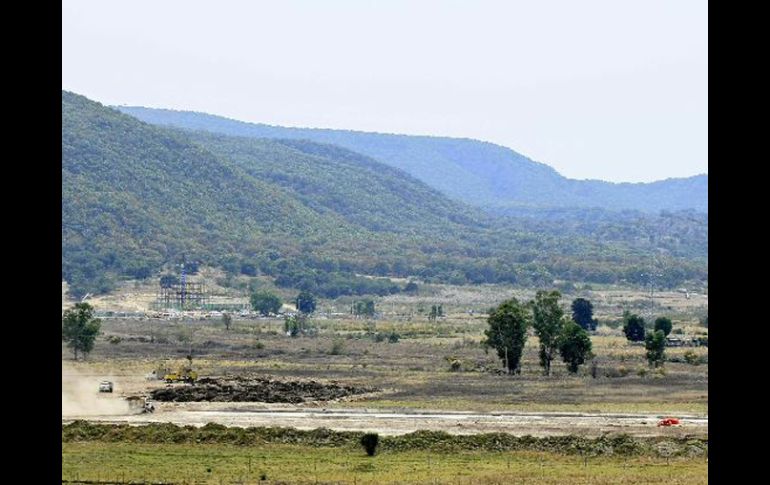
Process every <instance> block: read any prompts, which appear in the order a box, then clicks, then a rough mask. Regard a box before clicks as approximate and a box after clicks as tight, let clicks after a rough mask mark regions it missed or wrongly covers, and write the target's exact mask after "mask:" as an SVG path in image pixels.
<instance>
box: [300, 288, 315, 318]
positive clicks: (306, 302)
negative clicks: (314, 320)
mask: <svg viewBox="0 0 770 485" xmlns="http://www.w3.org/2000/svg"><path fill="white" fill-rule="evenodd" d="M315 308H316V302H315V296H313V294H312V293H310V292H309V291H301V292H300V293H299V295H297V310H299V311H301V312H302V313H313V312H314V311H315Z"/></svg>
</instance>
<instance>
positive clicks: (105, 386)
mask: <svg viewBox="0 0 770 485" xmlns="http://www.w3.org/2000/svg"><path fill="white" fill-rule="evenodd" d="M99 392H112V382H110V381H102V382H100V383H99Z"/></svg>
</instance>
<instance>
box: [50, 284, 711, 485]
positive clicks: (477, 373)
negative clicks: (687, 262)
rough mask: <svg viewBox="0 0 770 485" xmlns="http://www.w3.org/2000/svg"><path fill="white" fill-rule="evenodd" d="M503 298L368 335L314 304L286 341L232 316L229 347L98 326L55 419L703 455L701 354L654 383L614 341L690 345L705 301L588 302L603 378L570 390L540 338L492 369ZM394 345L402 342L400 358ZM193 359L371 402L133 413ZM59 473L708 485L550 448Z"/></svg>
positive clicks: (336, 454)
mask: <svg viewBox="0 0 770 485" xmlns="http://www.w3.org/2000/svg"><path fill="white" fill-rule="evenodd" d="M64 291H65V289H64V288H63V303H62V306H63V307H64V306H65V298H64ZM511 294H515V295H516V296H517V297H519V298H521V299H528V298H530V297H531V296H532V295H533V293H532V294H530V293H529V292H525V291H519V290H512V289H510V288H504V287H494V286H478V287H451V286H443V285H433V286H430V287H425V288H423V289H422V290H421V294H420V295H418V296H407V295H394V296H391V297H385V298H380V299H377V308H378V311H379V312H380V318H378V319H374V320H364V319H355V318H353V317H352V316H350V315H347V314H346V313H345V309H346V308H347V307H349V305H350V302H351V301H352V299H345V298H340V299H338V300H336V301H330V302H325V301H322V302H319V307H318V308H319V312H317V314H316V316H315V318H313V319H311V324H312V326H313V328H314V329H315V330H314V332H313V334H312V335H309V336H300V337H296V338H292V337H288V336H286V334H285V333H284V322H283V319H281V318H239V317H237V316H236V317H235V318H234V321H233V325H232V327H231V329H230V330H229V331H227V330H226V329H225V328H224V326H223V324H222V323H221V321H219V319H216V318H209V319H156V318H147V317H145V318H105V319H104V320H103V322H102V332H103V334H102V335H101V336H100V337H99V338H98V340H97V343H96V346H95V349H94V351H93V352H92V353H91V354H90V355H89V358H88V360H87V361H85V362H83V361H78V362H74V361H72V360H71V354H70V353H69V351H68V349H67V348H66V347H65V346H62V362H63V369H62V383H63V396H62V403H63V404H62V410H63V411H62V421H63V423H69V422H71V421H73V420H75V419H88V420H90V421H92V422H97V421H98V422H104V423H124V424H131V425H134V426H141V425H143V424H147V423H175V424H178V425H182V426H190V425H192V426H195V427H201V426H204V425H205V424H207V423H210V422H216V423H220V424H225V425H228V426H234V427H239V428H247V427H251V426H269V427H273V426H282V427H293V428H296V429H300V430H312V429H316V428H328V429H332V430H339V431H349V432H363V431H376V432H379V433H380V434H381V435H382V436H384V437H385V439H387V437H389V436H392V437H395V436H402V435H404V434H405V433H412V432H414V431H417V430H432V431H442V432H446V433H450V434H451V435H453V436H471V435H477V434H479V433H490V432H502V433H506V435H510V436H525V435H530V436H535V437H537V436H541V437H547V436H554V437H558V436H562V437H566V436H580V437H587V438H588V437H601V436H605V435H607V434H608V433H610V434H614V433H624V434H626V435H630V436H635V437H639V438H643V439H670V440H676V439H692V438H697V439H707V437H708V348H706V347H693V348H689V347H679V348H668V349H667V350H666V354H667V359H668V361H667V362H666V364H665V368H664V370H652V369H650V368H649V367H648V366H647V363H646V360H645V357H644V353H645V352H644V348H643V347H641V346H634V345H631V344H629V343H628V342H627V341H626V339H625V337H623V336H622V332H621V331H620V329H618V328H616V327H615V326H614V322H615V321H617V320H619V318H620V316H621V314H622V310H623V309H624V308H629V309H631V310H632V311H636V312H638V313H640V314H643V315H645V312H647V311H654V315H663V314H665V315H669V316H671V317H672V319H673V320H674V328H675V329H680V330H679V331H681V332H683V335H682V336H684V337H687V336H696V335H702V334H705V333H706V332H707V329H705V328H703V327H700V326H699V325H698V318H699V317H700V316H701V315H705V314H706V312H707V308H708V307H707V302H708V300H707V297H706V296H704V295H690V298H686V297H685V295H684V294H682V293H678V292H670V293H655V298H654V299H653V300H652V301H653V304H654V305H655V306H653V307H651V306H650V301H651V300H650V299H649V294H648V293H644V292H639V291H631V290H618V289H601V290H596V291H594V292H592V293H591V295H592V298H593V299H594V301H595V313H596V315H597V317H598V318H599V319H600V322H607V323H608V324H610V325H600V327H599V329H598V330H597V332H596V333H595V334H594V335H592V336H591V339H592V342H593V351H594V353H595V354H596V359H595V361H594V362H595V367H594V368H592V367H591V366H590V365H585V366H583V367H582V368H581V369H580V372H579V374H578V375H576V376H573V375H570V374H568V373H567V371H566V369H565V367H564V365H563V364H562V363H561V362H560V361H558V362H556V363H555V365H554V369H553V371H554V372H553V374H554V375H553V376H551V377H545V376H543V375H542V372H541V370H540V367H539V365H538V356H537V338H536V337H535V336H534V335H530V337H529V339H528V341H527V345H526V348H525V352H524V355H523V358H522V373H521V374H520V375H517V376H509V375H506V374H504V373H502V372H501V371H500V368H501V364H500V360H499V359H498V358H497V356H496V355H495V353H494V352H493V351H490V352H488V353H487V352H485V350H484V348H483V346H482V345H481V343H480V342H481V341H482V339H483V338H484V330H485V329H486V327H487V324H486V315H485V314H484V313H482V312H483V310H484V309H486V308H489V307H491V306H493V305H495V304H497V303H499V302H500V301H501V300H502V299H504V298H506V297H509V296H511ZM140 296H141V295H140ZM110 298H112V300H110ZM121 298H123V297H122V296H120V295H112V296H111V297H109V298H104V299H101V300H97V301H96V302H95V303H98V304H97V305H96V306H97V308H100V310H101V311H109V310H110V309H111V308H112V309H113V310H116V309H117V308H126V309H127V308H133V309H137V308H141V301H142V298H144V301H150V300H149V299H148V298H147V297H146V296H145V297H141V298H140V297H137V296H136V295H134V296H131V297H128V296H126V297H125V298H127V299H126V300H125V301H123V303H120V304H119V305H117V307H115V306H110V305H112V304H113V303H114V301H119V300H120V299H121ZM233 298H235V296H233ZM698 298H700V300H698ZM563 301H565V302H567V301H569V300H568V299H567V298H565V299H564V300H563ZM111 302H112V303H111ZM128 302H130V304H129V303H128ZM433 304H441V305H443V307H444V311H445V313H446V314H447V316H445V317H443V318H440V319H439V320H438V321H435V322H433V321H429V320H428V318H427V311H426V309H427V310H429V309H430V306H431V305H433ZM669 307H670V309H669ZM123 311H130V310H123ZM652 315H653V313H650V316H652ZM645 318H649V316H646V317H645ZM393 334H397V336H398V338H397V339H395V340H397V341H393V342H391V341H390V340H391V339H389V337H390V336H391V335H393ZM108 339H111V340H112V341H113V342H116V343H109V341H108ZM190 351H192V355H193V367H194V368H195V369H196V370H197V371H198V372H199V373H200V375H201V376H230V377H233V376H255V377H256V376H262V377H269V378H270V379H278V380H284V381H287V382H305V381H308V380H312V381H314V382H317V383H321V384H323V383H332V382H334V383H338V384H339V385H344V386H356V387H360V388H376V389H377V390H376V391H375V392H368V393H365V394H362V395H351V396H347V397H343V398H340V399H334V400H330V401H313V400H309V401H306V402H299V403H295V404H289V403H280V402H278V403H270V404H268V403H256V402H158V401H157V400H156V402H155V404H156V409H157V410H156V412H155V413H153V414H134V413H132V412H131V411H129V410H127V409H126V407H125V406H124V405H123V402H124V401H123V398H124V397H126V396H131V395H145V396H149V395H150V394H151V393H152V391H153V390H154V389H162V388H166V387H167V386H184V384H173V385H170V384H165V383H163V382H161V381H150V380H147V379H146V378H145V375H146V374H148V373H149V372H150V371H152V370H153V369H155V368H158V367H164V366H165V367H168V368H171V369H176V368H178V367H180V366H182V365H184V364H185V363H186V360H185V358H184V357H185V356H186V355H187V354H189V353H190ZM452 361H457V362H459V363H460V365H459V369H457V365H455V370H454V371H453V370H451V366H450V362H452ZM101 380H111V381H113V382H114V383H115V392H114V393H113V394H112V395H98V393H97V392H96V387H97V386H98V383H99V381H101ZM668 416H674V417H678V418H680V419H681V425H680V426H675V427H670V428H666V427H658V426H657V425H656V424H657V422H658V420H659V419H661V418H663V417H668ZM276 429H278V428H276ZM249 461H251V464H252V468H251V472H249V471H248V464H249ZM63 464H64V470H63V479H68V480H74V479H75V478H79V479H86V480H96V479H101V480H105V479H109V478H110V477H108V476H107V475H108V474H109V473H112V474H113V475H112V476H111V477H112V478H115V477H118V476H125V477H126V480H128V478H129V477H130V478H131V479H135V480H159V479H163V480H165V481H166V482H169V481H171V482H177V483H178V482H181V483H184V482H185V481H187V482H188V483H190V482H191V481H198V482H200V483H220V481H221V482H222V483H229V482H237V481H238V480H243V481H245V482H246V483H255V482H259V478H260V476H261V475H262V474H264V475H265V476H266V477H267V480H266V481H267V482H268V483H316V481H317V482H318V483H355V484H358V483H458V480H459V483H509V482H510V481H511V479H512V477H515V478H516V481H517V482H518V483H565V482H574V483H608V484H609V483H663V482H667V483H706V482H707V463H706V459H705V458H702V459H701V458H693V457H684V456H682V457H676V458H671V459H670V463H669V464H668V465H667V464H666V460H665V459H664V458H663V457H662V456H657V455H655V456H653V455H645V456H627V457H619V456H614V455H607V456H602V457H593V458H588V461H587V462H586V461H585V460H584V458H583V457H580V456H573V455H568V454H564V453H561V452H552V451H548V450H539V451H538V450H515V451H508V452H505V453H503V452H492V451H489V450H465V451H462V452H457V453H448V452H442V451H436V450H433V451H430V450H419V449H410V450H395V449H384V450H383V452H382V453H381V454H379V455H378V456H377V457H375V458H374V459H370V458H367V457H365V456H364V455H363V453H362V452H361V451H360V449H358V448H356V447H348V448H345V451H344V452H340V450H339V449H336V448H328V447H326V448H324V447H314V448H312V449H308V448H305V447H302V446H300V445H298V444H286V443H283V444H282V443H262V444H260V445H258V446H249V447H242V446H234V445H230V444H226V443H219V444H214V443H207V444H185V443H125V442H115V443H103V442H101V443H93V442H89V441H87V440H86V441H75V442H65V443H63ZM509 467H510V468H509ZM208 469H211V471H210V472H209V471H208Z"/></svg>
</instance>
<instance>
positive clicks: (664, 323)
mask: <svg viewBox="0 0 770 485" xmlns="http://www.w3.org/2000/svg"><path fill="white" fill-rule="evenodd" d="M673 326H674V325H673V323H671V319H670V318H668V317H658V318H656V319H655V330H662V331H663V333H664V334H665V335H666V337H668V334H670V333H671V329H672V328H673Z"/></svg>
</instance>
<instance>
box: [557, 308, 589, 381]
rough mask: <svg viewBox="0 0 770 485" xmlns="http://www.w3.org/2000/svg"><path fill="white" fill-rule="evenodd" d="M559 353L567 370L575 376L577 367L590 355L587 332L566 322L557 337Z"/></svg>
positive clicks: (576, 325)
mask: <svg viewBox="0 0 770 485" xmlns="http://www.w3.org/2000/svg"><path fill="white" fill-rule="evenodd" d="M559 353H560V354H561V358H562V360H563V361H564V362H565V363H566V364H567V370H568V371H570V372H571V373H572V374H576V373H577V371H578V367H580V366H581V365H583V364H584V363H585V361H586V359H587V358H589V357H590V355H591V338H590V337H589V336H588V332H586V331H585V329H584V328H583V327H581V326H580V325H578V324H577V323H575V322H573V321H571V320H568V321H566V322H565V323H564V327H563V328H562V333H561V335H560V336H559Z"/></svg>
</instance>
